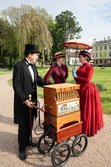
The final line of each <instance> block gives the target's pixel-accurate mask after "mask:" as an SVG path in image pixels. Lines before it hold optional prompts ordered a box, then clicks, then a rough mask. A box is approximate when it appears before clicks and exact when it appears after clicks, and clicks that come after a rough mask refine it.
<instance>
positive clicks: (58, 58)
mask: <svg viewBox="0 0 111 167" xmlns="http://www.w3.org/2000/svg"><path fill="white" fill-rule="evenodd" d="M52 60H53V62H56V63H54V64H53V65H52V66H51V67H50V69H49V70H48V72H47V73H46V75H45V76H44V81H45V82H47V83H49V84H51V81H50V77H52V79H53V81H54V84H58V83H65V82H66V79H67V77H68V68H67V65H65V64H63V63H64V60H65V55H64V54H63V52H57V53H56V54H55V55H54V56H53V58H52Z"/></svg>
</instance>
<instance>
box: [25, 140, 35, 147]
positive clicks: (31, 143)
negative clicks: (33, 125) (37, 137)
mask: <svg viewBox="0 0 111 167" xmlns="http://www.w3.org/2000/svg"><path fill="white" fill-rule="evenodd" d="M27 146H31V147H37V143H34V142H31V141H29V142H28V144H27Z"/></svg>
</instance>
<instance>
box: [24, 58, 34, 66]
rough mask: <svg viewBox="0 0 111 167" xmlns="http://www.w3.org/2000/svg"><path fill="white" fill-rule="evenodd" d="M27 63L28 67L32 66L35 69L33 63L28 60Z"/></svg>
mask: <svg viewBox="0 0 111 167" xmlns="http://www.w3.org/2000/svg"><path fill="white" fill-rule="evenodd" d="M25 61H26V62H27V65H28V66H32V67H33V64H32V63H29V62H28V61H27V60H26V59H25Z"/></svg>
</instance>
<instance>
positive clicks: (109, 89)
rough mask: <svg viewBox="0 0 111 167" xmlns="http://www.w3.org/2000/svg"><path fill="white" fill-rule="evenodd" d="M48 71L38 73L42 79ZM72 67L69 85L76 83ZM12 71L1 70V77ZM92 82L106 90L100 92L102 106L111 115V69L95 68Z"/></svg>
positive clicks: (39, 95) (39, 68)
mask: <svg viewBox="0 0 111 167" xmlns="http://www.w3.org/2000/svg"><path fill="white" fill-rule="evenodd" d="M77 68H78V67H77ZM47 70H48V67H43V68H41V67H38V72H39V75H40V76H41V77H44V75H45V74H46V72H47ZM71 71H72V67H69V77H68V79H67V82H68V83H75V82H74V79H73V77H72V72H71ZM10 72H12V71H8V70H4V71H3V70H0V75H2V74H7V73H10ZM92 82H93V83H94V84H102V85H103V87H104V88H105V89H106V91H102V92H100V96H101V100H102V106H103V112H104V113H105V114H110V115H111V67H105V68H101V67H95V72H94V75H93V78H92ZM8 83H9V84H10V85H12V81H11V79H10V80H9V81H8ZM37 91H38V97H41V98H43V88H40V87H38V88H37Z"/></svg>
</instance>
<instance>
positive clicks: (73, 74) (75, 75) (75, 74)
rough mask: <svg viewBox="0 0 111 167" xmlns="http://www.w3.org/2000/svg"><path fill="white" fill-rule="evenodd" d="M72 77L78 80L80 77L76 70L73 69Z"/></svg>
mask: <svg viewBox="0 0 111 167" xmlns="http://www.w3.org/2000/svg"><path fill="white" fill-rule="evenodd" d="M72 76H73V77H74V78H77V77H78V75H77V73H76V70H75V69H74V68H73V69H72Z"/></svg>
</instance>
